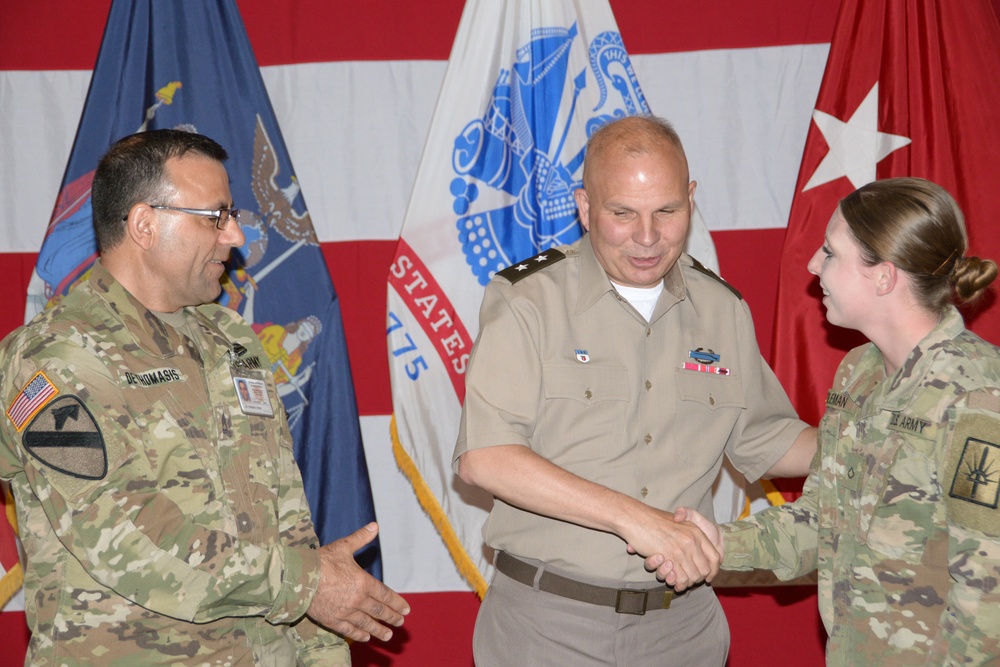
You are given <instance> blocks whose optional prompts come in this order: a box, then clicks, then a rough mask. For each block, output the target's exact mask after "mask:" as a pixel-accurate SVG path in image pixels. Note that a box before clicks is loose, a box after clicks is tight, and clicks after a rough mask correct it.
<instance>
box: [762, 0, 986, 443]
mask: <svg viewBox="0 0 1000 667" xmlns="http://www.w3.org/2000/svg"><path fill="white" fill-rule="evenodd" d="M997 72H1000V25H998V22H997V15H996V13H995V12H994V9H993V7H992V6H991V4H990V1H989V0H963V1H962V2H937V1H936V0H844V2H843V3H842V4H841V9H840V14H839V17H838V19H837V25H836V29H835V31H834V35H833V42H832V44H831V46H830V55H829V59H828V60H827V65H826V72H825V74H824V76H823V83H822V86H821V88H820V92H819V98H818V99H817V101H816V109H815V111H814V112H813V118H812V125H811V127H810V129H809V135H808V138H807V140H806V147H805V153H804V155H803V157H802V166H801V169H800V171H799V177H798V182H797V184H796V190H795V193H796V194H795V198H794V200H793V201H792V209H791V213H790V217H789V222H788V232H787V235H786V237H785V245H784V249H783V251H782V258H781V274H780V276H781V277H780V280H779V283H778V301H777V314H776V326H775V331H774V355H773V359H774V370H775V372H776V373H777V375H778V377H779V379H780V380H781V383H782V384H783V385H784V387H785V389H786V391H788V394H789V397H790V398H791V399H792V402H793V403H794V404H795V406H796V408H797V409H798V411H799V414H800V415H801V416H802V418H803V419H805V420H806V421H809V422H811V423H814V424H815V423H816V422H817V420H818V419H819V417H820V415H821V414H822V411H823V404H824V401H825V398H826V390H827V389H828V388H829V387H830V384H831V382H832V381H833V374H834V372H835V371H836V369H837V365H838V364H839V362H840V360H841V358H842V357H843V356H844V353H845V352H846V350H848V349H850V347H852V346H853V345H856V344H858V343H859V342H860V341H861V339H860V338H859V337H858V336H855V335H852V334H853V333H854V332H847V331H845V330H843V329H838V328H836V327H832V326H831V325H829V324H827V323H826V319H825V311H824V309H823V307H822V305H821V299H820V297H821V295H820V294H819V287H818V284H817V282H816V279H815V277H814V276H812V275H810V274H808V273H807V272H806V263H807V262H808V261H809V258H810V257H811V256H812V254H813V253H814V252H815V251H816V249H817V248H818V247H819V246H820V244H821V243H822V242H823V234H824V232H825V230H826V225H827V223H828V222H829V220H830V216H831V215H832V214H833V211H834V210H835V209H836V207H837V203H838V201H839V200H840V199H841V198H842V197H844V196H846V195H847V194H849V193H850V192H852V191H853V190H855V189H856V188H858V187H860V186H862V185H864V184H865V183H868V182H871V181H873V180H875V179H877V178H878V179H880V178H891V177H894V176H919V177H921V178H926V179H929V180H932V181H934V182H936V183H938V184H940V185H942V186H943V187H945V188H946V189H947V190H948V191H949V192H951V193H952V195H954V197H955V198H956V200H957V201H958V203H959V205H960V206H961V207H962V210H963V212H964V213H965V219H966V224H967V226H968V229H969V240H970V250H969V252H970V254H974V255H979V256H981V257H988V258H992V259H997V258H1000V235H998V234H997V232H996V224H997V221H998V220H1000V199H998V198H997V197H996V194H995V192H994V190H995V181H996V176H995V174H996V159H997V149H998V147H1000V124H998V123H997V109H1000V85H997V81H996V76H997V75H996V73H997ZM964 314H965V316H966V323H967V324H968V325H969V326H970V328H971V329H972V330H973V331H975V332H976V333H978V334H979V335H981V336H983V337H984V338H986V339H987V340H990V341H992V342H998V341H1000V305H997V304H996V303H992V304H991V305H988V306H987V307H986V308H984V309H981V310H978V311H971V312H966V313H964Z"/></svg>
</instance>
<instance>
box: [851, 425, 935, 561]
mask: <svg viewBox="0 0 1000 667" xmlns="http://www.w3.org/2000/svg"><path fill="white" fill-rule="evenodd" d="M921 443H922V441H910V440H909V439H908V438H906V437H905V436H903V435H901V434H898V433H893V434H890V435H889V436H888V437H886V439H885V441H884V443H883V445H882V451H880V454H882V455H881V456H878V457H877V458H876V459H875V463H874V465H875V469H874V470H873V472H872V473H871V474H870V475H869V476H868V478H867V479H866V480H865V483H864V484H863V487H862V488H863V491H862V496H861V501H862V516H861V524H862V526H866V531H865V533H864V541H865V543H866V544H867V545H868V547H869V548H871V549H872V550H874V551H877V552H878V553H881V554H884V555H886V556H889V557H890V558H897V559H900V560H903V561H905V562H908V563H919V562H920V561H921V560H922V558H923V555H924V551H925V549H926V545H927V542H928V539H929V538H930V537H931V535H932V533H933V532H934V515H935V513H936V512H937V511H938V506H939V504H940V503H939V502H937V501H939V500H940V497H941V493H940V489H939V488H938V485H937V484H936V483H935V482H934V480H935V479H936V475H935V473H934V461H933V458H932V457H931V456H929V455H928V452H926V451H923V450H924V448H923V447H921V446H920V445H921ZM867 499H874V501H873V502H871V503H869V502H866V501H867Z"/></svg>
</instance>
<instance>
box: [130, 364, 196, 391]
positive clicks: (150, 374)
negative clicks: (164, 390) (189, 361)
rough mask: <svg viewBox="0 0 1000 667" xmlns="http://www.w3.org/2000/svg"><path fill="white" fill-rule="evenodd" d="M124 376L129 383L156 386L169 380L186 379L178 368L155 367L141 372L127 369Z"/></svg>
mask: <svg viewBox="0 0 1000 667" xmlns="http://www.w3.org/2000/svg"><path fill="white" fill-rule="evenodd" d="M122 378H123V379H124V380H125V383H126V384H128V385H132V386H134V385H141V386H143V387H155V386H156V385H160V384H166V383H168V382H181V381H183V380H184V376H183V375H181V372H180V371H179V370H178V369H176V368H154V369H152V370H148V371H142V372H140V373H133V372H132V371H125V372H124V373H122Z"/></svg>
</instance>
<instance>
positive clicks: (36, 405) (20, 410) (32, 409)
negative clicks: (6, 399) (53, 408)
mask: <svg viewBox="0 0 1000 667" xmlns="http://www.w3.org/2000/svg"><path fill="white" fill-rule="evenodd" d="M58 393H59V390H58V389H56V386H55V385H54V384H52V381H51V380H49V378H47V377H46V376H45V373H43V372H42V371H38V372H37V373H35V376H34V377H33V378H31V380H29V381H28V384H26V385H24V388H23V389H22V390H21V393H19V394H18V395H17V397H15V398H14V401H13V402H12V403H11V404H10V407H9V408H7V418H8V419H10V421H11V423H12V424H14V428H15V429H17V430H18V431H20V430H21V429H23V428H24V426H25V424H27V423H28V422H29V421H31V418H32V417H34V416H35V415H37V414H38V412H39V411H40V410H41V409H42V408H44V407H45V406H46V404H48V402H49V401H51V400H52V399H53V398H55V397H56V394H58Z"/></svg>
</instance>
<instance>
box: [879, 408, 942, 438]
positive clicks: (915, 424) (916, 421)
mask: <svg viewBox="0 0 1000 667" xmlns="http://www.w3.org/2000/svg"><path fill="white" fill-rule="evenodd" d="M886 428H888V429H889V430H890V431H900V432H902V433H908V434H910V435H915V436H917V437H920V438H924V439H925V440H934V439H936V438H937V426H936V425H934V424H931V423H930V422H929V421H927V420H926V419H921V418H920V417H914V416H912V415H907V414H903V413H902V412H890V413H889V424H888V425H887V426H886Z"/></svg>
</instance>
